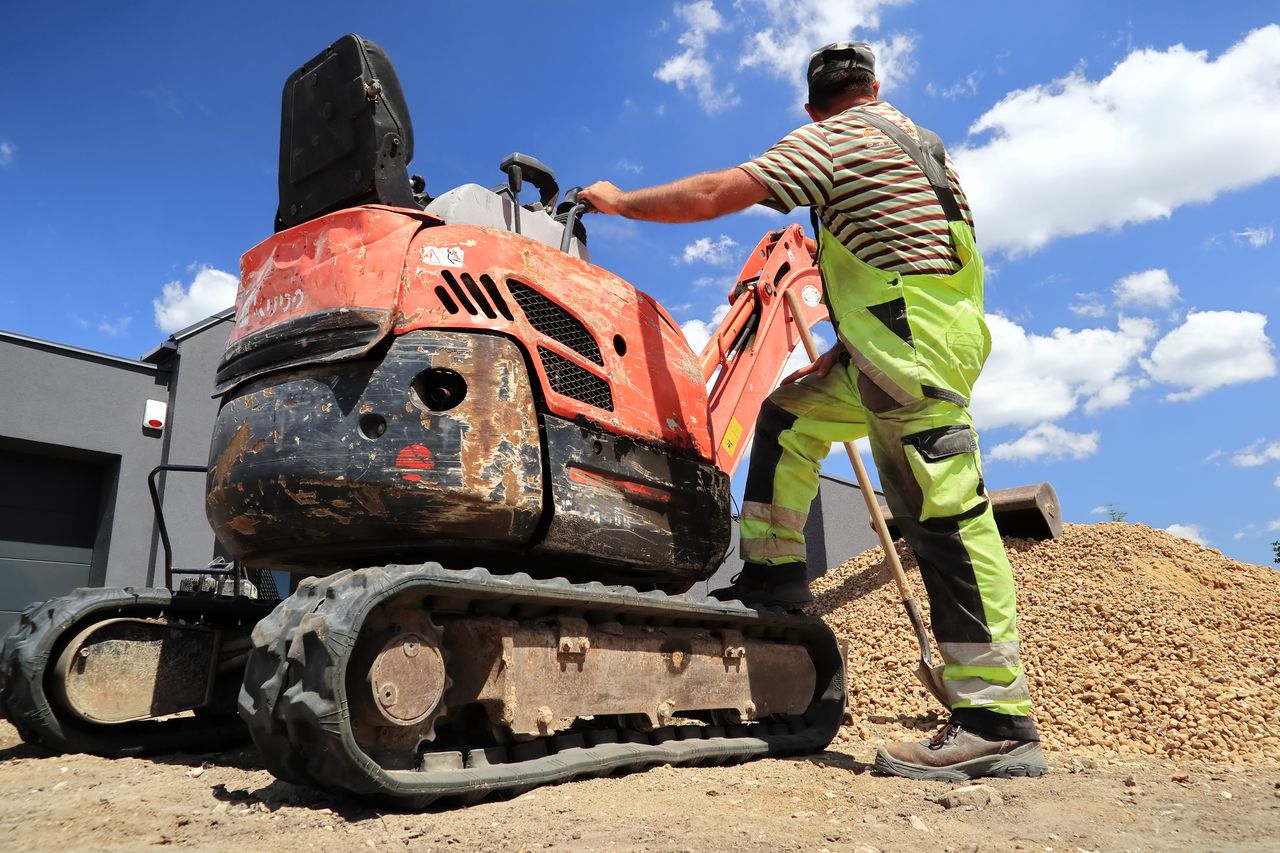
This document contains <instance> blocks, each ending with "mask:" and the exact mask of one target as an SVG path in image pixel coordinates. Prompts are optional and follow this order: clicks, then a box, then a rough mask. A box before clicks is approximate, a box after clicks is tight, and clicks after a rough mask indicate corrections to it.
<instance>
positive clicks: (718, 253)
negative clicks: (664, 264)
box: [683, 234, 741, 267]
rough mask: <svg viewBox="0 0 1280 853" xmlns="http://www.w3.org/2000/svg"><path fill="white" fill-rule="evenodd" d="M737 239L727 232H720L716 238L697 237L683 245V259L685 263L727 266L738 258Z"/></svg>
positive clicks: (738, 247)
mask: <svg viewBox="0 0 1280 853" xmlns="http://www.w3.org/2000/svg"><path fill="white" fill-rule="evenodd" d="M740 248H741V246H739V245H738V243H737V241H736V240H734V239H733V238H732V237H730V236H729V235H727V234H721V235H720V238H719V239H718V240H712V239H711V238H710V237H699V238H698V239H697V240H694V241H693V242H692V243H690V244H689V245H687V246H685V247H684V257H683V260H684V262H685V263H686V264H693V263H703V264H711V265H712V266H715V267H723V266H728V265H729V264H732V263H735V262H737V261H738V260H740V255H741V252H739V249H740Z"/></svg>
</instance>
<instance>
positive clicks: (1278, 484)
mask: <svg viewBox="0 0 1280 853" xmlns="http://www.w3.org/2000/svg"><path fill="white" fill-rule="evenodd" d="M1273 485H1275V487H1276V488H1277V489H1280V477H1276V481H1275V483H1274V484H1273Z"/></svg>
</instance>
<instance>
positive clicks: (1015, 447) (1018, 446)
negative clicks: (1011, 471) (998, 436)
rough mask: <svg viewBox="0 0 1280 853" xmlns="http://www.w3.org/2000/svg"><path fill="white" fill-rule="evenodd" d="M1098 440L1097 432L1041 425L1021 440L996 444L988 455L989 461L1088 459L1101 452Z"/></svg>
mask: <svg viewBox="0 0 1280 853" xmlns="http://www.w3.org/2000/svg"><path fill="white" fill-rule="evenodd" d="M1098 439H1099V436H1098V433H1096V432H1085V433H1081V432H1070V431H1068V430H1065V429H1063V428H1062V427H1060V426H1057V425H1056V424H1050V423H1042V424H1038V425H1037V426H1035V427H1032V428H1031V429H1030V430H1028V431H1027V432H1025V433H1024V434H1023V435H1022V437H1021V438H1017V439H1014V440H1013V441H1009V442H1005V443H1004V444H997V445H996V446H995V447H993V448H991V451H990V452H989V453H987V454H985V455H986V458H988V459H1008V460H1017V461H1027V460H1036V461H1042V462H1047V461H1052V460H1056V459H1067V458H1070V459H1085V458H1086V457H1089V456H1092V455H1093V454H1095V453H1097V452H1098Z"/></svg>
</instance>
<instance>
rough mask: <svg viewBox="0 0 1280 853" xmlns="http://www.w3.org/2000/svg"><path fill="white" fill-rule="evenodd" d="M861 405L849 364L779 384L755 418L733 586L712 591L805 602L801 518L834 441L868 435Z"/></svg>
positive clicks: (757, 600) (755, 600) (746, 598)
mask: <svg viewBox="0 0 1280 853" xmlns="http://www.w3.org/2000/svg"><path fill="white" fill-rule="evenodd" d="M866 429H867V427H866V422H865V419H864V416H863V412H862V404H861V401H860V400H859V398H858V393H857V391H856V390H855V388H854V385H853V382H852V379H851V376H850V371H849V368H848V367H847V366H846V365H844V364H837V365H836V366H835V367H833V368H832V369H831V371H830V372H829V373H828V374H827V375H826V376H824V377H814V376H812V375H811V376H806V377H805V378H804V379H802V380H800V381H799V382H793V383H791V384H790V385H782V386H780V387H779V388H778V389H777V390H775V391H774V392H773V393H772V394H770V395H769V398H768V399H767V400H766V401H765V404H764V406H763V407H762V408H761V410H760V416H759V418H757V420H756V431H755V438H754V442H753V444H752V448H751V464H750V467H749V468H748V471H747V485H746V492H745V494H744V496H743V503H742V519H741V522H740V525H739V533H740V542H739V548H740V552H741V554H742V558H743V560H744V561H745V564H744V566H743V570H742V573H741V574H740V575H739V576H738V577H737V579H736V581H735V583H734V585H733V586H731V587H728V588H725V589H722V590H714V591H713V592H712V593H711V594H712V595H713V596H716V597H717V598H738V599H740V600H742V601H743V602H744V603H747V604H769V605H781V606H791V607H795V606H798V605H800V604H804V603H805V602H807V601H811V600H812V597H811V596H810V595H809V587H808V579H807V577H806V566H805V543H804V525H805V519H806V518H807V517H808V515H809V505H810V504H811V503H813V498H814V496H815V495H816V494H817V493H818V472H819V471H820V470H821V468H822V460H823V459H825V458H826V457H827V454H828V453H829V452H830V450H831V444H832V443H833V442H836V441H853V440H855V439H858V438H861V437H862V436H864V435H866Z"/></svg>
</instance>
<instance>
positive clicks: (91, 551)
mask: <svg viewBox="0 0 1280 853" xmlns="http://www.w3.org/2000/svg"><path fill="white" fill-rule="evenodd" d="M230 331H231V311H230V310H227V311H224V312H222V313H220V314H215V315H214V316H212V317H209V318H207V319H205V320H203V321H201V322H199V323H196V324H195V325H193V326H190V327H188V328H186V329H183V330H182V331H180V332H175V333H174V334H172V335H170V336H169V338H168V340H166V341H164V342H163V343H162V344H161V345H160V346H159V347H157V348H156V349H155V350H154V351H153V352H151V353H149V354H147V355H145V356H143V357H142V358H141V359H139V360H137V361H134V360H132V359H127V358H118V357H116V356H111V355H106V354H104V353H98V352H91V351H89V350H84V349H79V348H77V347H71V346H66V345H64V344H58V343H53V342H51V341H43V340H37V339H35V338H29V337H25V336H23V335H17V334H12V333H8V332H0V365H3V371H0V400H3V401H4V403H5V405H3V406H0V636H3V634H4V633H6V632H7V631H8V629H9V627H10V626H11V625H12V624H13V623H14V622H15V621H16V619H17V616H18V614H19V613H21V612H22V609H23V608H24V607H26V606H27V605H28V604H29V603H31V602H33V601H43V600H45V599H48V598H52V597H53V596H56V595H61V594H63V593H65V592H67V591H69V590H71V589H74V588H76V587H80V586H159V585H163V583H164V558H163V553H162V550H161V546H160V530H159V526H158V525H157V523H156V519H155V516H154V512H153V509H152V505H151V501H150V498H149V493H148V488H147V478H148V475H149V474H150V473H151V472H152V470H153V469H155V468H156V466H158V465H200V466H203V465H205V464H206V463H207V461H208V457H209V441H210V437H211V435H212V432H213V423H214V418H215V416H216V415H217V408H218V403H217V400H215V399H214V398H213V397H212V396H211V395H212V391H213V384H214V373H215V370H216V368H217V364H218V361H219V359H220V358H221V357H222V352H223V350H224V349H225V347H226V341H227V337H228V335H229V334H230ZM149 404H150V406H151V407H152V409H154V410H155V411H150V410H149V409H148V406H149ZM157 404H160V407H162V408H163V409H164V413H163V414H162V415H160V416H159V420H160V421H162V426H161V427H159V428H156V427H153V426H149V425H148V423H147V421H149V420H151V419H152V415H155V414H156V413H157V412H158V411H159V408H158V407H157ZM157 482H158V484H159V487H160V494H161V498H162V506H163V508H164V515H165V520H166V526H167V528H168V531H169V535H170V540H171V542H172V544H173V549H174V564H175V566H179V567H186V568H199V567H202V566H205V565H207V564H208V563H209V561H210V560H211V559H213V558H214V557H215V556H216V555H217V546H216V543H215V541H214V538H213V533H212V531H211V530H210V529H209V525H208V522H207V521H206V519H205V513H204V491H205V478H204V476H203V475H202V474H198V473H168V474H162V475H160V476H159V478H158V480H157ZM865 519H866V510H865V508H864V507H863V503H862V500H861V498H860V497H859V494H858V489H857V486H856V485H854V484H852V483H848V482H846V481H843V480H839V479H836V478H834V477H827V476H823V477H822V480H821V484H820V488H819V493H818V497H817V498H816V499H815V501H814V504H813V511H812V512H811V513H810V516H809V524H808V527H807V528H806V535H807V537H808V548H809V566H810V572H811V574H814V575H817V574H821V573H822V572H824V571H826V570H827V569H828V568H830V567H832V566H837V565H839V564H840V563H841V562H843V561H844V560H845V559H847V558H848V557H850V556H852V555H853V554H856V553H859V552H860V551H863V550H865V549H867V548H869V547H871V546H872V545H874V544H876V539H875V534H874V533H873V532H872V530H871V528H870V526H869V525H868V524H867V523H865ZM734 535H735V536H736V531H735V534H734ZM740 567H741V560H739V559H737V557H736V548H734V549H732V550H731V552H730V556H729V558H728V560H726V562H725V564H724V565H723V566H721V568H720V569H719V571H717V573H716V574H715V576H713V578H712V579H711V580H710V581H707V582H703V583H701V584H699V585H697V586H696V587H695V591H701V592H705V591H706V590H707V589H710V588H714V587H716V586H721V585H724V584H725V583H728V579H729V578H730V577H731V576H732V575H733V574H734V573H736V572H737V571H738V569H739V568H740ZM283 580H284V578H283V577H279V576H278V580H277V583H278V584H280V585H281V586H282V588H283V585H282V581H283Z"/></svg>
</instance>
